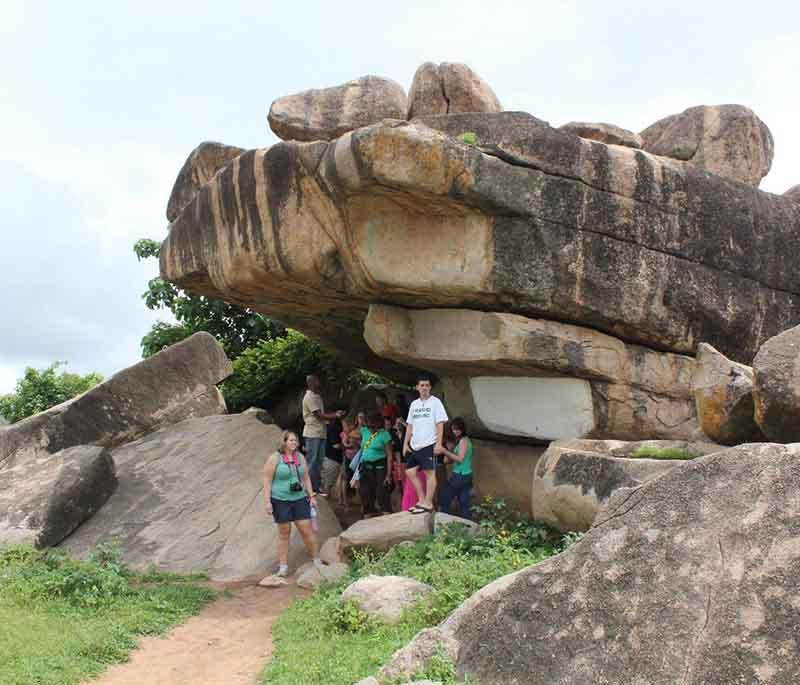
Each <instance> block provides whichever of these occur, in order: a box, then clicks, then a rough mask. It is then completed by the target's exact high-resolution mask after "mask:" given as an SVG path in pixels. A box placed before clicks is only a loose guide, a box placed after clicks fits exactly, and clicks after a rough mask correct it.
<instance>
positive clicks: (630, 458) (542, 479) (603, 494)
mask: <svg viewBox="0 0 800 685" xmlns="http://www.w3.org/2000/svg"><path fill="white" fill-rule="evenodd" d="M639 448H655V449H660V450H666V449H675V450H682V451H685V452H686V454H687V458H691V457H696V456H700V455H704V454H711V453H712V452H717V451H719V450H721V449H723V448H721V447H720V446H719V445H714V444H711V443H702V442H694V443H691V442H681V441H669V440H647V441H643V442H622V441H617V440H562V441H558V442H552V443H550V446H549V447H548V448H547V451H546V452H545V453H544V454H543V455H542V457H541V459H539V462H538V464H537V466H536V470H535V475H534V478H533V483H532V488H531V514H532V516H533V518H534V519H536V520H537V521H541V522H542V523H546V524H547V525H549V526H551V527H553V528H555V529H556V530H561V531H585V530H588V529H589V528H590V527H591V525H592V522H593V521H594V520H595V517H596V516H597V512H598V511H600V509H601V508H602V507H603V506H605V505H606V504H607V503H608V501H609V499H610V498H611V496H612V495H613V494H614V493H615V492H616V491H617V490H620V489H622V488H635V487H638V486H639V485H641V484H642V483H645V482H647V481H649V480H651V479H652V478H655V477H657V476H660V475H661V474H662V473H664V472H665V471H668V470H669V469H672V468H675V467H676V466H678V465H680V464H683V463H685V461H686V460H680V459H647V458H641V457H635V456H634V455H635V454H636V451H637V450H638V449H639Z"/></svg>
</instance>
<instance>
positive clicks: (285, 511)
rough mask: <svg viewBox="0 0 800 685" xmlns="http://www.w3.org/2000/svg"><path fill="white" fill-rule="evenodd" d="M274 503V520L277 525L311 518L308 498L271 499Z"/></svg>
mask: <svg viewBox="0 0 800 685" xmlns="http://www.w3.org/2000/svg"><path fill="white" fill-rule="evenodd" d="M270 502H272V518H274V519H275V523H291V522H292V521H304V520H306V519H310V518H311V505H310V504H309V501H308V497H303V499H295V500H286V499H275V498H274V497H273V498H271V499H270Z"/></svg>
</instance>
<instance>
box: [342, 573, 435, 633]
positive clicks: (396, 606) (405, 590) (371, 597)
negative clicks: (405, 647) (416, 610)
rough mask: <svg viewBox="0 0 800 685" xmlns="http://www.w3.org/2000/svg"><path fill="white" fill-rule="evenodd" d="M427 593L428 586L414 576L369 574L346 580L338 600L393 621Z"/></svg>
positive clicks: (429, 587)
mask: <svg viewBox="0 0 800 685" xmlns="http://www.w3.org/2000/svg"><path fill="white" fill-rule="evenodd" d="M431 592H433V588H432V587H431V586H430V585H426V584H425V583H421V582H420V581H418V580H415V579H414V578H406V577H404V576H375V575H369V576H365V577H364V578H359V579H358V580H356V581H355V582H353V583H350V585H348V586H347V588H346V589H345V591H344V592H343V593H342V600H343V601H345V602H346V601H348V600H353V601H355V603H356V604H358V608H359V609H361V611H363V612H365V613H367V614H369V615H370V616H375V617H377V618H379V619H380V620H382V621H385V622H386V623H397V622H398V621H399V620H400V619H401V617H402V615H403V611H404V610H405V609H407V608H408V607H410V606H412V605H413V604H415V603H416V602H418V601H419V600H420V599H422V598H423V597H425V595H428V594H430V593H431Z"/></svg>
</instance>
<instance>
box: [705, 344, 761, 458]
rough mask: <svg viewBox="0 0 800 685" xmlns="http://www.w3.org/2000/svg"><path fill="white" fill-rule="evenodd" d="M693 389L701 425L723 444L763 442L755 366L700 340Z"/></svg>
mask: <svg viewBox="0 0 800 685" xmlns="http://www.w3.org/2000/svg"><path fill="white" fill-rule="evenodd" d="M692 388H693V389H694V398H695V403H696V405H697V418H698V422H699V423H700V428H701V429H702V431H703V433H705V434H706V435H707V436H708V437H709V438H710V439H711V440H713V441H714V442H717V443H719V444H721V445H738V444H739V443H742V442H761V441H763V439H764V436H763V434H762V433H761V429H760V428H759V427H758V425H757V424H756V421H755V418H754V416H753V412H754V408H753V369H752V368H751V367H749V366H745V365H744V364H738V363H736V362H732V361H731V360H730V359H728V358H727V357H726V356H725V355H723V354H720V353H719V352H717V351H716V350H715V349H714V348H713V347H711V345H706V344H705V343H700V345H699V346H698V348H697V360H696V364H695V371H694V375H693V376H692Z"/></svg>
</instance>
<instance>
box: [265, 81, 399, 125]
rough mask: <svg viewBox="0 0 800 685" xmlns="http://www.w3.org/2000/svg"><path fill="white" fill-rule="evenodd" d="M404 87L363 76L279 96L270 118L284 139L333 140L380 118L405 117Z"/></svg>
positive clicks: (270, 121)
mask: <svg viewBox="0 0 800 685" xmlns="http://www.w3.org/2000/svg"><path fill="white" fill-rule="evenodd" d="M407 107H408V100H407V99H406V92H405V90H403V87H402V86H401V85H400V84H399V83H396V82H395V81H391V80H390V79H386V78H381V77H380V76H362V77H361V78H359V79H356V80H354V81H348V82H347V83H343V84H342V85H341V86H334V87H332V88H321V89H314V90H305V91H303V92H302V93H297V94H296V95H287V96H285V97H282V98H278V99H277V100H275V102H273V103H272V107H270V109H269V115H268V116H267V120H268V121H269V126H270V128H271V129H272V130H273V132H274V133H275V135H276V136H278V138H281V139H282V140H302V141H311V140H333V139H334V138H338V137H339V136H341V135H343V134H345V133H347V132H348V131H353V130H354V129H357V128H361V127H362V126H368V125H369V124H374V123H376V122H378V121H380V120H381V119H405V115H406V109H407Z"/></svg>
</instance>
